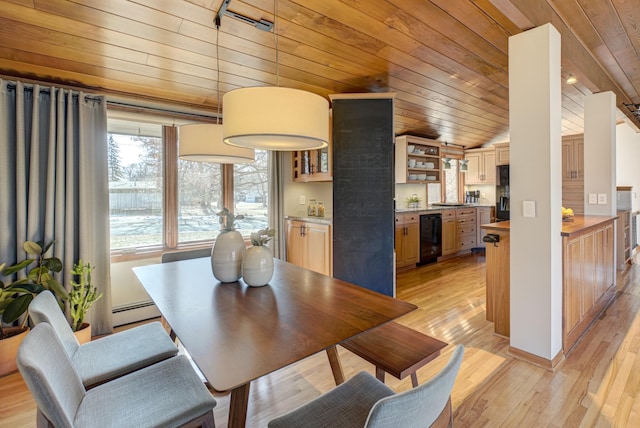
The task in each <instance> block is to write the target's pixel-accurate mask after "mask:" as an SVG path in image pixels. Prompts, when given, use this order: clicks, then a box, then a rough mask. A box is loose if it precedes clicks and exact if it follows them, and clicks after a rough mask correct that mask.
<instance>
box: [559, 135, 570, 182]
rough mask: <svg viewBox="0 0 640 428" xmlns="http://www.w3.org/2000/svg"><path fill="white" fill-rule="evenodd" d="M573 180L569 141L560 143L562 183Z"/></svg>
mask: <svg viewBox="0 0 640 428" xmlns="http://www.w3.org/2000/svg"><path fill="white" fill-rule="evenodd" d="M572 178H573V150H571V141H565V140H563V141H562V181H565V180H571V179H572Z"/></svg>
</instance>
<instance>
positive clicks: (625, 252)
mask: <svg viewBox="0 0 640 428" xmlns="http://www.w3.org/2000/svg"><path fill="white" fill-rule="evenodd" d="M617 238H618V239H617V240H616V242H617V247H616V248H617V251H616V254H617V260H616V265H617V267H618V269H619V270H625V269H626V267H627V263H629V262H630V261H631V210H619V211H618V227H617Z"/></svg>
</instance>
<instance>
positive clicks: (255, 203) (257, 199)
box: [233, 150, 269, 236]
mask: <svg viewBox="0 0 640 428" xmlns="http://www.w3.org/2000/svg"><path fill="white" fill-rule="evenodd" d="M267 163H268V152H267V151H266V150H256V161H255V162H253V163H250V164H237V165H234V167H233V194H234V198H233V200H234V212H235V213H236V214H242V215H243V216H244V219H242V220H239V221H238V230H240V233H242V234H243V235H245V236H247V235H249V234H250V233H251V232H255V231H256V230H260V229H266V228H267V227H268V225H269V222H268V220H267V202H268V201H267V195H268V192H269V175H268V173H267V169H268V168H267Z"/></svg>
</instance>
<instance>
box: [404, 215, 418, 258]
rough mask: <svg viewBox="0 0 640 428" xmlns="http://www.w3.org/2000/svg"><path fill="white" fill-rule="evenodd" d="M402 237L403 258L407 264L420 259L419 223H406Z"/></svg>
mask: <svg viewBox="0 0 640 428" xmlns="http://www.w3.org/2000/svg"><path fill="white" fill-rule="evenodd" d="M406 228H407V229H406V230H407V234H406V235H405V237H404V260H405V263H406V264H407V265H415V264H416V263H418V262H419V261H420V223H416V222H413V223H407V225H406Z"/></svg>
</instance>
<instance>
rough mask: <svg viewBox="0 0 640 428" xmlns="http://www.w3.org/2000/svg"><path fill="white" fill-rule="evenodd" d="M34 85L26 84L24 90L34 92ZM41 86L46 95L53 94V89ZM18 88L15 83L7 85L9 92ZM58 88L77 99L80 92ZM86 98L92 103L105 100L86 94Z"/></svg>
mask: <svg viewBox="0 0 640 428" xmlns="http://www.w3.org/2000/svg"><path fill="white" fill-rule="evenodd" d="M34 85H36V84H35V83H25V87H24V90H25V91H27V92H33V86H34ZM38 85H40V84H39V83H38ZM40 86H41V87H42V89H41V90H40V92H44V93H45V94H50V93H51V87H47V86H42V85H40ZM54 86H55V85H54ZM17 87H18V85H16V84H15V83H7V89H8V90H13V91H15V90H16V88H17ZM58 88H59V89H64V90H67V91H69V92H71V95H72V96H74V97H77V96H78V95H79V93H78V92H80V91H78V90H77V89H69V88H63V87H60V86H58ZM84 97H85V99H87V100H91V101H102V100H103V98H104V97H102V96H97V95H89V94H85V96H84Z"/></svg>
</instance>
